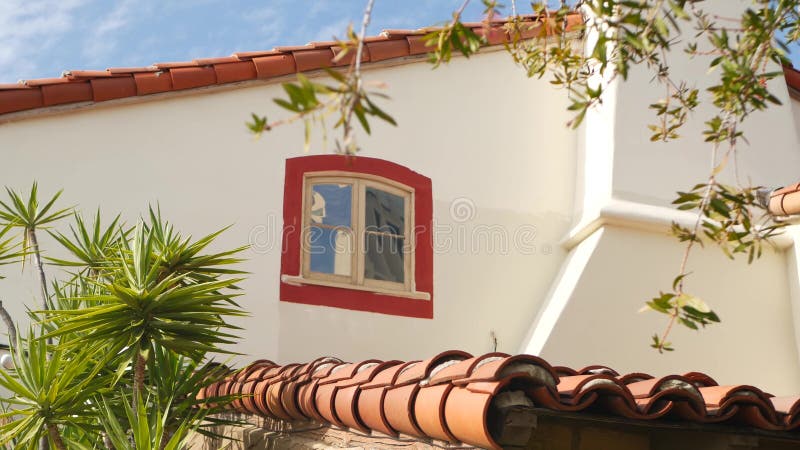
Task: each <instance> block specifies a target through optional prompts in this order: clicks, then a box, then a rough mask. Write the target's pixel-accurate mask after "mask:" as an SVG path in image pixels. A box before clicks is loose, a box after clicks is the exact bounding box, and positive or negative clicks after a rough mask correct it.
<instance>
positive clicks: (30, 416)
mask: <svg viewBox="0 0 800 450" xmlns="http://www.w3.org/2000/svg"><path fill="white" fill-rule="evenodd" d="M11 354H12V358H13V361H14V369H12V370H8V371H6V370H0V386H2V387H3V388H5V389H7V390H8V391H9V392H11V394H12V397H11V398H9V399H5V402H6V403H7V404H8V405H11V406H12V408H11V409H10V410H9V411H7V412H5V413H3V414H0V419H7V420H8V422H7V423H5V424H4V425H2V426H0V445H3V444H8V443H10V442H11V441H12V440H13V443H14V448H16V449H30V450H33V449H35V448H36V447H37V445H38V444H39V440H40V439H41V438H43V437H45V436H46V437H47V438H49V441H50V444H51V445H52V446H54V447H55V448H57V449H59V450H64V449H66V448H67V447H66V444H65V443H64V440H63V438H62V435H61V431H60V427H63V426H69V427H72V428H77V429H83V428H87V427H91V426H92V425H91V422H90V421H89V418H90V417H91V415H92V414H91V409H92V408H93V407H92V403H91V399H92V397H93V396H94V395H96V394H97V393H98V392H101V391H102V390H103V389H105V388H108V386H109V385H110V383H109V379H108V377H107V376H103V375H101V374H99V371H100V368H101V367H102V364H98V358H97V351H96V350H94V349H86V348H81V349H78V350H76V351H74V352H65V351H63V350H60V349H52V348H51V346H49V345H48V344H47V341H46V339H45V338H44V337H43V336H37V335H36V334H35V332H34V331H33V329H29V331H28V335H27V338H26V339H24V340H23V339H21V338H18V339H17V342H16V345H12V347H11ZM48 355H50V356H52V357H50V358H48Z"/></svg>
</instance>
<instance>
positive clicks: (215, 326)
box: [0, 183, 246, 449]
mask: <svg viewBox="0 0 800 450" xmlns="http://www.w3.org/2000/svg"><path fill="white" fill-rule="evenodd" d="M8 193H9V196H10V198H11V200H10V201H9V202H8V203H2V202H0V221H6V222H8V225H6V226H4V227H3V228H0V264H2V263H4V262H11V261H14V260H17V261H18V260H20V259H21V258H20V257H21V256H22V250H24V249H28V250H29V251H30V253H31V254H32V255H33V259H34V262H35V264H36V266H37V269H38V270H39V275H40V277H39V279H40V282H41V283H42V286H43V287H42V297H43V299H44V308H43V309H42V310H41V311H34V312H31V313H29V314H30V316H31V319H32V322H33V323H34V328H32V330H31V331H30V332H29V335H28V338H26V339H24V340H22V341H20V340H19V339H17V340H16V341H13V342H16V343H15V345H14V360H15V364H16V366H17V368H16V369H14V370H11V371H2V369H0V386H2V387H6V388H7V389H9V391H10V392H12V393H13V395H12V397H11V398H10V399H0V400H2V401H0V403H2V404H3V406H4V407H8V408H9V409H8V412H6V413H5V414H0V419H4V420H8V421H10V422H9V423H7V424H5V425H0V449H3V448H4V446H5V447H10V448H15V449H16V448H22V449H33V448H35V447H36V441H37V439H40V447H39V448H40V449H47V448H49V447H55V448H56V449H61V448H75V449H97V448H107V449H111V448H118V449H125V448H130V444H129V443H130V442H135V443H136V445H137V448H141V449H147V448H152V449H156V448H158V449H178V448H182V445H183V442H184V440H185V437H186V434H187V433H188V432H189V431H190V430H194V429H195V428H198V427H200V424H201V422H203V423H207V424H218V423H223V422H224V423H232V422H226V421H225V420H224V419H217V418H213V417H211V418H207V420H206V416H207V415H208V414H213V413H216V412H219V411H220V410H221V408H222V407H223V405H224V404H225V403H226V402H227V401H230V400H231V399H229V398H215V399H212V400H213V402H210V401H208V399H207V400H206V401H205V404H204V405H199V404H198V400H197V393H198V391H199V390H200V389H202V388H203V387H204V386H206V385H207V384H208V383H211V382H213V381H216V380H218V379H219V377H221V376H223V375H224V374H225V373H224V372H223V371H220V370H217V369H214V368H213V365H209V364H208V361H207V359H206V354H207V353H208V352H215V353H224V352H225V350H224V349H222V348H221V346H223V345H225V344H232V343H234V342H235V336H234V335H233V334H231V330H235V329H237V327H235V326H233V325H230V324H228V323H227V322H226V319H227V318H229V317H233V316H240V315H244V312H243V311H242V310H241V309H240V308H239V307H238V305H237V303H236V301H235V298H236V296H237V295H239V291H238V287H237V286H236V283H238V282H240V281H241V280H242V278H239V277H237V275H239V274H242V272H241V271H239V270H236V269H232V268H230V266H231V265H232V264H235V263H238V262H239V261H240V259H239V258H238V257H237V256H236V255H237V254H238V253H240V252H241V251H242V250H244V249H245V248H246V247H239V248H235V249H233V250H228V251H222V252H218V253H214V252H207V249H208V248H209V247H210V246H211V245H212V244H213V241H214V240H215V238H216V237H217V236H219V234H220V233H221V232H223V231H224V230H225V229H223V230H220V231H218V232H215V233H212V234H210V235H208V236H204V237H202V238H200V239H197V240H195V239H192V237H191V236H188V237H184V236H182V235H181V234H180V233H179V232H177V231H176V230H175V229H174V227H173V226H172V225H171V224H170V223H169V222H167V221H165V220H163V219H162V217H161V212H160V211H159V210H158V209H157V208H156V209H153V208H151V209H150V211H149V217H148V219H149V221H148V222H140V223H139V224H138V225H137V226H136V227H135V228H133V229H126V228H125V227H124V225H122V219H121V217H120V216H116V217H114V219H113V220H111V221H110V222H108V223H107V224H103V223H101V220H100V218H101V215H100V212H99V211H97V212H96V213H95V214H94V217H93V218H92V219H89V220H84V218H83V217H82V216H81V215H80V214H77V213H75V214H74V224H73V225H71V226H70V230H69V232H68V233H61V232H58V231H53V232H51V233H50V235H51V236H52V237H53V239H54V240H55V242H56V243H58V244H60V245H61V246H62V247H64V248H65V249H66V250H67V252H68V253H69V254H70V256H68V257H65V258H63V259H56V258H48V259H47V261H48V262H49V263H50V265H52V266H57V267H60V268H63V269H65V270H66V271H67V273H68V274H69V277H68V278H66V279H65V280H54V281H53V282H52V284H51V285H50V286H51V289H52V293H53V295H49V293H48V289H47V284H46V278H45V274H44V267H43V266H42V257H41V254H42V252H41V249H40V248H39V246H38V241H37V240H36V230H40V229H43V228H47V227H50V226H52V225H53V224H54V222H55V221H57V220H59V219H61V218H63V217H65V216H67V215H68V214H70V211H71V210H70V209H62V210H58V211H55V212H52V211H53V204H54V203H55V202H56V200H57V199H58V198H59V196H60V192H59V193H58V194H56V195H55V196H54V197H53V198H51V199H50V200H49V201H48V202H47V203H45V204H44V205H43V206H41V207H40V205H39V202H38V200H37V196H38V187H37V185H36V184H35V183H34V185H33V188H32V189H31V192H30V194H29V195H28V196H27V198H26V199H23V196H22V195H19V194H17V193H16V192H14V191H12V190H10V189H8ZM14 228H22V230H23V238H22V240H21V241H22V242H19V240H16V241H15V240H14V239H13V238H8V237H6V236H10V232H11V230H13V229H14ZM14 245H16V247H14ZM15 248H17V249H19V250H20V251H19V252H16V253H15V250H14V249H15ZM6 249H8V250H6ZM0 309H2V308H0ZM17 349H19V350H17ZM78 387H80V388H79V389H78ZM165 393H169V394H165ZM141 398H145V399H148V400H147V402H148V403H147V405H143V404H141V402H140V401H137V400H138V399H141ZM128 402H132V404H129V403H128ZM200 406H202V407H200ZM143 410H149V411H151V412H150V413H148V414H145V415H146V420H144V419H142V415H141V411H143ZM99 424H102V426H100V425H99ZM148 430H149V431H148ZM199 431H200V432H202V433H210V431H207V430H205V429H200V430H199ZM126 436H127V437H126Z"/></svg>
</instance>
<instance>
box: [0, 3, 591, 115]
mask: <svg viewBox="0 0 800 450" xmlns="http://www.w3.org/2000/svg"><path fill="white" fill-rule="evenodd" d="M525 20H527V21H528V22H530V23H531V24H533V25H534V26H533V29H532V30H531V31H530V36H540V35H544V34H545V33H550V34H552V33H553V32H555V31H554V30H555V27H554V26H549V27H544V26H543V25H542V21H541V20H540V18H538V17H536V16H530V17H527V18H525ZM580 22H581V18H580V16H579V15H578V14H572V15H570V24H575V25H576V24H579V23H580ZM471 26H473V27H474V30H475V31H476V32H478V33H487V34H486V35H487V38H488V41H489V44H490V45H495V44H499V43H502V42H505V41H506V40H507V36H505V31H503V30H502V28H501V27H502V20H501V19H497V20H494V21H493V22H492V26H491V27H490V28H489V29H488V30H489V31H488V32H487V31H486V30H487V28H486V27H485V25H484V24H481V23H476V24H471ZM571 26H573V28H574V25H571ZM434 29H435V28H422V29H417V30H386V31H384V32H382V33H381V34H380V35H378V36H370V37H367V38H365V43H366V45H365V47H364V51H363V52H362V62H365V63H367V62H379V61H385V60H388V59H394V58H403V57H407V56H414V55H420V54H424V53H427V52H428V51H430V50H431V48H430V47H426V46H425V44H424V42H423V36H424V35H425V34H426V33H428V32H430V31H432V30H434ZM340 51H341V49H340V48H339V46H338V43H337V42H334V41H323V42H312V43H310V44H306V45H299V46H286V47H276V48H274V49H272V50H261V51H251V52H237V53H234V54H233V55H231V56H223V57H211V58H200V59H196V60H194V61H180V62H161V63H156V64H154V65H151V66H145V67H118V68H110V69H106V70H73V71H69V72H66V73H65V74H64V76H62V77H58V78H42V79H34V80H27V81H26V82H25V83H26V86H27V87H30V88H34V89H35V90H37V91H39V92H36V93H35V92H30V91H26V92H27V93H16V94H12V93H9V91H14V90H20V87H19V86H18V85H17V84H0V114H7V113H12V112H17V111H24V110H29V109H36V108H40V107H44V106H50V105H57V104H65V103H75V102H87V101H96V102H97V101H104V100H111V99H116V98H123V97H134V96H143V95H150V94H157V93H162V92H169V91H174V90H180V89H192V88H197V87H203V86H211V85H215V84H224V83H235V82H240V81H246V80H251V79H255V78H260V79H263V78H271V77H278V76H284V75H289V74H292V73H296V72H304V71H312V70H319V69H322V68H325V67H333V66H343V65H347V64H349V63H350V62H351V61H352V59H353V57H354V56H353V55H354V52H351V53H350V54H348V55H347V56H345V57H343V58H342V59H341V60H338V61H335V60H334V58H335V56H336V55H337V54H339V52H340ZM117 76H122V77H125V80H124V81H113V82H102V83H101V82H97V80H108V79H112V78H114V77H117ZM131 76H133V79H132V80H131V79H130V77H131ZM80 82H83V83H80ZM71 83H79V84H75V85H70V84H71ZM55 85H66V86H68V87H63V88H51V87H52V86H55ZM46 86H50V87H48V88H45V87H46ZM133 87H135V89H133ZM95 89H98V90H99V91H98V92H95ZM40 100H41V101H40Z"/></svg>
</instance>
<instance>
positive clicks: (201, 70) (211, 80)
mask: <svg viewBox="0 0 800 450" xmlns="http://www.w3.org/2000/svg"><path fill="white" fill-rule="evenodd" d="M169 73H170V75H172V88H173V89H191V88H197V87H203V86H211V85H212V84H216V83H217V74H216V73H215V72H214V68H213V67H176V68H174V69H171V70H170V71H169Z"/></svg>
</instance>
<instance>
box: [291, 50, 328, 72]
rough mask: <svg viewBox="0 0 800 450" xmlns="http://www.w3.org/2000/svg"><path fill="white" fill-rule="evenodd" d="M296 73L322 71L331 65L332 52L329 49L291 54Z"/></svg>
mask: <svg viewBox="0 0 800 450" xmlns="http://www.w3.org/2000/svg"><path fill="white" fill-rule="evenodd" d="M292 56H294V61H295V63H296V64H297V71H298V72H306V71H309V70H316V69H322V68H323V67H331V66H332V65H333V62H332V60H333V51H332V50H331V49H329V48H325V49H312V50H303V51H294V52H292Z"/></svg>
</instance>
